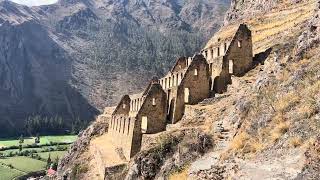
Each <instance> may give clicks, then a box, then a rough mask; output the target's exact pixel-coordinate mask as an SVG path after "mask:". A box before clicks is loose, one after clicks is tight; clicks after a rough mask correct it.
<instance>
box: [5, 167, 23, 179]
mask: <svg viewBox="0 0 320 180" xmlns="http://www.w3.org/2000/svg"><path fill="white" fill-rule="evenodd" d="M22 175H24V173H22V172H20V171H18V170H15V169H11V168H9V167H6V166H3V165H0V180H11V179H14V178H16V177H19V176H22Z"/></svg>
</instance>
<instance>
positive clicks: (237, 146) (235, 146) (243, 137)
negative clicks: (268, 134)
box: [230, 132, 249, 151]
mask: <svg viewBox="0 0 320 180" xmlns="http://www.w3.org/2000/svg"><path fill="white" fill-rule="evenodd" d="M248 139H249V135H248V134H247V133H245V132H242V133H240V134H238V135H237V136H236V137H235V138H234V139H233V140H232V142H231V144H230V146H231V149H232V150H234V151H238V150H241V149H243V147H244V146H245V144H246V142H247V140H248Z"/></svg>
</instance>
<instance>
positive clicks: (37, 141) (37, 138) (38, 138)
mask: <svg viewBox="0 0 320 180" xmlns="http://www.w3.org/2000/svg"><path fill="white" fill-rule="evenodd" d="M34 143H35V144H38V143H40V135H39V133H37V136H36V138H35V140H34Z"/></svg>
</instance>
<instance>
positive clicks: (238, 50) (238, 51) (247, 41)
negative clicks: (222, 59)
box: [226, 24, 253, 76]
mask: <svg viewBox="0 0 320 180" xmlns="http://www.w3.org/2000/svg"><path fill="white" fill-rule="evenodd" d="M252 58H253V52H252V36H251V31H250V30H249V29H248V28H247V26H246V25H243V24H241V25H240V26H239V30H238V31H237V33H236V34H235V36H234V38H233V40H232V41H231V43H230V46H229V49H228V51H227V53H226V59H227V60H228V61H229V62H228V64H231V62H232V64H233V67H229V66H228V67H226V68H228V69H229V70H230V71H232V72H230V74H233V75H235V76H242V75H244V74H245V73H246V72H247V71H249V70H250V68H251V66H252Z"/></svg>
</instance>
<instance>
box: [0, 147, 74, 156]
mask: <svg viewBox="0 0 320 180" xmlns="http://www.w3.org/2000/svg"><path fill="white" fill-rule="evenodd" d="M69 146H70V145H59V147H65V148H66V147H69ZM55 147H57V146H44V147H41V148H22V151H26V150H28V151H36V152H37V153H38V154H39V153H41V152H43V151H51V150H50V149H53V148H55ZM10 152H13V153H18V152H19V149H8V150H4V151H0V153H3V154H4V155H6V156H7V155H8V154H9V153H10ZM53 152H55V151H53Z"/></svg>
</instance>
